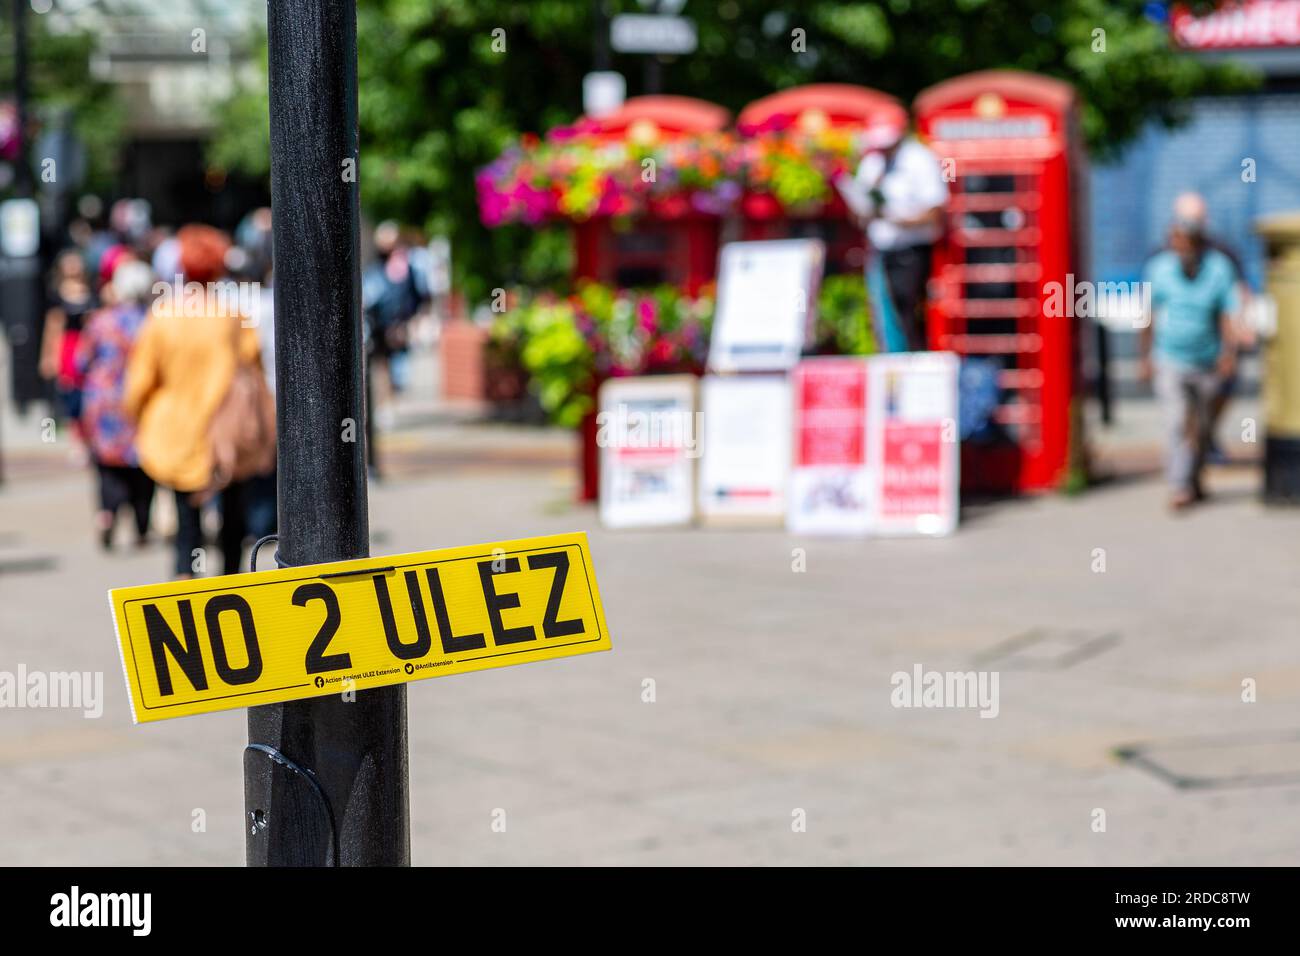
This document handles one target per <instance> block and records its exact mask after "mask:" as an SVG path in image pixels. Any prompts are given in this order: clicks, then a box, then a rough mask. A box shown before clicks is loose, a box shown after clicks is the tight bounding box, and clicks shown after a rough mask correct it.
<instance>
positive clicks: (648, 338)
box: [491, 282, 713, 427]
mask: <svg viewBox="0 0 1300 956" xmlns="http://www.w3.org/2000/svg"><path fill="white" fill-rule="evenodd" d="M712 322H713V296H712V293H711V292H705V293H702V294H700V295H698V296H694V297H692V296H686V295H683V294H682V293H681V292H679V291H678V290H677V289H674V288H673V287H671V286H660V287H658V288H655V289H647V290H626V289H615V288H612V287H610V286H606V285H601V284H600V283H596V282H583V283H580V284H579V286H578V289H577V291H576V292H575V293H574V294H573V295H571V296H567V297H560V296H555V295H552V294H540V295H537V296H535V297H533V298H531V299H530V298H527V297H524V298H522V299H521V300H520V304H519V305H518V306H516V307H514V308H511V309H509V310H507V311H506V312H503V313H500V314H499V315H498V316H497V317H496V319H495V321H494V323H493V326H492V331H491V340H492V342H493V347H494V348H495V349H496V350H497V352H498V354H500V353H503V352H507V351H513V352H514V354H516V355H517V356H518V359H519V362H520V364H521V365H522V367H523V369H524V370H525V371H526V372H527V374H528V378H529V382H530V387H531V388H532V389H533V391H534V392H535V393H536V395H537V397H538V400H539V401H540V403H541V405H542V408H543V409H545V410H546V412H547V414H548V415H549V416H550V418H551V420H552V421H554V422H555V423H556V424H559V425H565V426H568V427H576V426H577V425H578V424H579V423H580V422H581V421H582V417H583V416H584V415H585V414H586V413H587V412H588V411H589V410H590V409H591V408H592V407H593V406H594V404H595V391H596V387H597V385H598V384H599V382H600V381H603V380H604V379H607V378H617V377H621V376H625V375H653V374H658V373H668V372H695V373H697V374H698V373H700V372H702V371H703V369H704V361H705V357H706V354H707V351H708V345H709V334H710V330H711V327H712Z"/></svg>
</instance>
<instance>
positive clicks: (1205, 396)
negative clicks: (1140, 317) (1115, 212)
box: [1139, 209, 1237, 511]
mask: <svg viewBox="0 0 1300 956" xmlns="http://www.w3.org/2000/svg"><path fill="white" fill-rule="evenodd" d="M1178 212H1179V210H1177V209H1176V210H1175V216H1174V220H1173V223H1172V225H1171V226H1170V229H1169V241H1168V247H1167V248H1166V249H1164V250H1162V251H1160V252H1158V253H1156V254H1155V255H1154V256H1153V257H1152V258H1151V259H1150V260H1149V261H1148V262H1147V264H1146V267H1145V269H1144V271H1143V281H1144V282H1145V283H1148V288H1149V289H1150V301H1151V309H1150V315H1149V316H1147V321H1146V322H1144V323H1143V327H1142V329H1141V332H1140V335H1139V350H1140V366H1139V375H1140V377H1141V378H1142V379H1143V380H1144V381H1149V380H1150V379H1151V378H1152V375H1153V372H1154V377H1155V390H1156V395H1157V397H1158V398H1159V401H1160V404H1161V406H1162V408H1163V412H1164V419H1165V433H1166V435H1165V440H1166V443H1167V448H1166V477H1167V479H1168V482H1169V485H1170V498H1169V505H1170V507H1171V508H1172V509H1173V510H1174V511H1182V510H1183V509H1185V508H1187V507H1188V506H1189V505H1191V504H1193V503H1194V502H1196V501H1199V500H1200V499H1202V498H1204V497H1205V489H1204V487H1203V486H1202V483H1201V471H1202V467H1203V465H1204V463H1205V455H1206V450H1207V448H1208V447H1209V443H1210V434H1211V429H1212V427H1213V414H1212V413H1213V407H1214V402H1215V400H1216V397H1217V396H1218V395H1219V394H1220V393H1221V391H1222V389H1223V383H1224V381H1225V380H1227V379H1230V378H1231V377H1232V376H1233V375H1234V374H1235V372H1236V364H1237V362H1236V340H1235V337H1234V336H1233V333H1232V320H1233V315H1234V314H1235V312H1236V310H1237V288H1236V284H1237V276H1236V271H1235V270H1234V269H1233V266H1232V263H1231V262H1230V261H1229V260H1228V257H1227V256H1225V255H1224V254H1223V253H1222V252H1219V251H1218V250H1216V249H1213V248H1211V247H1210V245H1209V243H1208V240H1207V237H1206V234H1205V222H1204V220H1203V219H1198V218H1194V217H1193V218H1188V217H1186V216H1180V215H1178ZM1153 354H1154V366H1153V362H1152V355H1153Z"/></svg>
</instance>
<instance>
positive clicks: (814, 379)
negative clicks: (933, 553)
mask: <svg viewBox="0 0 1300 956" xmlns="http://www.w3.org/2000/svg"><path fill="white" fill-rule="evenodd" d="M867 378H868V375H867V360H866V359H865V358H855V357H851V356H833V357H823V358H809V359H804V360H803V361H802V362H800V363H799V364H798V365H796V366H795V368H794V372H793V373H791V376H790V388H791V391H792V392H793V398H794V412H793V414H794V422H793V426H794V435H793V443H794V447H793V449H792V451H793V468H792V470H791V472H790V498H789V504H788V506H787V515H786V527H788V528H789V529H790V530H791V531H792V532H794V533H796V534H859V535H860V534H866V533H867V532H868V531H869V530H870V527H871V517H872V514H873V507H872V506H873V504H874V501H873V499H872V493H873V491H874V486H873V484H872V481H871V470H870V463H869V462H868V461H867Z"/></svg>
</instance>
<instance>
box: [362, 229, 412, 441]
mask: <svg viewBox="0 0 1300 956" xmlns="http://www.w3.org/2000/svg"><path fill="white" fill-rule="evenodd" d="M375 255H376V258H375V261H374V262H372V263H371V264H370V265H369V266H368V267H367V268H366V270H365V272H364V273H363V274H362V277H361V299H362V310H363V315H364V317H365V321H366V326H367V332H368V334H369V344H370V350H369V356H370V362H369V370H370V371H371V372H372V374H373V373H381V374H377V381H379V382H380V387H379V390H378V396H377V399H378V400H377V402H376V408H375V410H374V413H375V417H376V420H377V421H379V422H380V423H381V425H382V427H383V428H385V429H386V428H387V427H389V426H391V424H392V422H393V419H394V414H393V408H392V405H391V399H392V397H393V396H394V395H395V394H396V393H398V392H400V391H402V390H403V388H404V387H405V385H406V374H405V372H406V357H407V356H406V353H407V349H408V348H409V346H410V338H411V318H412V317H413V316H414V315H415V313H416V312H417V311H419V308H420V303H421V298H422V297H421V290H420V286H419V283H418V280H417V277H416V274H415V270H413V269H412V268H411V264H410V261H409V258H408V255H407V246H406V244H405V243H404V242H403V241H402V233H401V229H400V228H399V227H398V225H397V223H395V222H382V223H380V224H379V226H378V227H376V229H375Z"/></svg>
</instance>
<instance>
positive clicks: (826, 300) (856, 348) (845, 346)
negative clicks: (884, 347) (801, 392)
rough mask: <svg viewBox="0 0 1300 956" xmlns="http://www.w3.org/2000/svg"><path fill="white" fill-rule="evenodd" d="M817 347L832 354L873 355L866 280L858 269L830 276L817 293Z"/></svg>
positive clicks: (874, 346) (873, 344)
mask: <svg viewBox="0 0 1300 956" xmlns="http://www.w3.org/2000/svg"><path fill="white" fill-rule="evenodd" d="M816 338H817V341H816V350H817V351H818V352H822V353H830V354H833V355H870V354H871V353H872V352H874V351H875V349H876V344H875V339H874V338H873V336H872V334H871V317H870V312H869V307H868V304H867V284H866V280H865V279H864V278H863V277H862V275H861V274H858V273H845V274H843V275H834V276H827V277H826V278H825V279H823V280H822V285H821V289H820V290H819V292H818V294H817V331H816Z"/></svg>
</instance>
